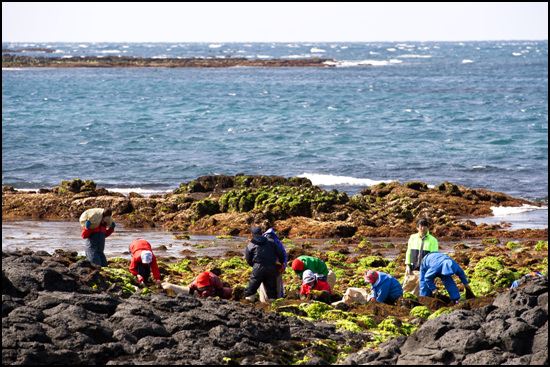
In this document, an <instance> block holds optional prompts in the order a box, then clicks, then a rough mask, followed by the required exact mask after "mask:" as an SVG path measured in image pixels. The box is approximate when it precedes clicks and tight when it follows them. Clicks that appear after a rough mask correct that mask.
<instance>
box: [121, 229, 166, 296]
mask: <svg viewBox="0 0 550 367" xmlns="http://www.w3.org/2000/svg"><path fill="white" fill-rule="evenodd" d="M130 253H131V254H132V262H131V263H130V269H128V270H130V273H132V275H134V276H136V277H137V281H138V282H140V283H145V282H146V281H147V279H149V275H151V271H153V277H154V278H155V279H156V284H157V285H158V286H159V287H160V288H162V285H161V283H160V271H159V266H158V264H157V258H156V257H155V255H154V254H153V251H152V250H151V245H150V244H149V242H147V241H145V240H144V239H141V238H138V239H136V240H135V241H133V242H132V243H130Z"/></svg>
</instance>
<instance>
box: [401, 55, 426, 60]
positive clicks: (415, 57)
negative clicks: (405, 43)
mask: <svg viewBox="0 0 550 367" xmlns="http://www.w3.org/2000/svg"><path fill="white" fill-rule="evenodd" d="M397 57H400V58H410V59H429V58H431V57H432V55H399V56H397Z"/></svg>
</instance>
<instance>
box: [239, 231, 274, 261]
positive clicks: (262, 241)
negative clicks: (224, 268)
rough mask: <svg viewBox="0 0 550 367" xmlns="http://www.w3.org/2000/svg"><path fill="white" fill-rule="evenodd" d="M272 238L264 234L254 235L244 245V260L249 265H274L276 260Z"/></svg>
mask: <svg viewBox="0 0 550 367" xmlns="http://www.w3.org/2000/svg"><path fill="white" fill-rule="evenodd" d="M275 246H276V244H275V242H274V241H273V240H269V239H268V238H266V237H264V236H261V235H260V236H254V238H252V240H251V241H250V243H249V244H248V245H247V247H246V261H247V262H248V264H249V265H250V266H254V264H262V265H265V266H273V267H275V263H276V262H277V258H278V257H277V249H276V247H275Z"/></svg>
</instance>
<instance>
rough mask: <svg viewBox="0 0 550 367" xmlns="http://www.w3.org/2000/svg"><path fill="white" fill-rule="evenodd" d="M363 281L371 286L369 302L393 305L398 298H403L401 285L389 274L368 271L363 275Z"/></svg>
mask: <svg viewBox="0 0 550 367" xmlns="http://www.w3.org/2000/svg"><path fill="white" fill-rule="evenodd" d="M365 281H366V282H367V283H370V284H371V288H372V292H371V298H370V300H371V301H373V300H374V301H377V302H381V303H386V304H388V305H393V304H394V303H395V301H397V299H398V298H399V297H401V296H403V288H401V284H399V281H398V280H397V279H395V278H394V277H392V276H391V275H389V274H386V273H382V272H381V271H375V270H369V271H367V272H366V273H365Z"/></svg>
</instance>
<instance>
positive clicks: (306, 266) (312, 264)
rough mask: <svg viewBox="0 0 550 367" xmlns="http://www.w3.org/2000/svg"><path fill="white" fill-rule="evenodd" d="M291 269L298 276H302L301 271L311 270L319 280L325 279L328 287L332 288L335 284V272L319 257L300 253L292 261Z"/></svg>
mask: <svg viewBox="0 0 550 367" xmlns="http://www.w3.org/2000/svg"><path fill="white" fill-rule="evenodd" d="M292 270H294V274H296V275H297V276H298V277H299V278H302V277H303V272H304V271H306V270H311V271H312V272H313V274H317V275H318V276H319V279H320V280H326V281H327V282H328V285H329V286H330V289H334V285H335V284H336V274H335V273H334V272H333V271H332V270H330V269H329V268H328V267H327V264H325V262H324V261H323V260H321V259H318V258H316V257H313V256H307V255H301V256H298V257H297V258H296V259H294V261H293V262H292Z"/></svg>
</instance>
